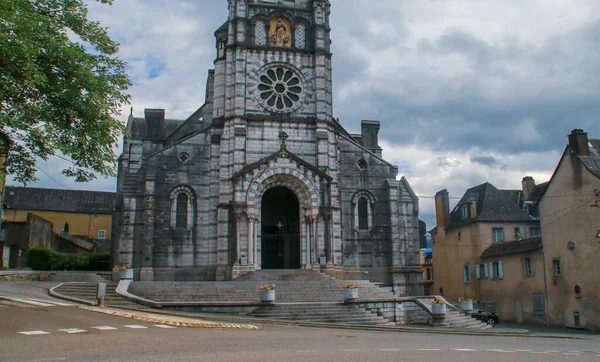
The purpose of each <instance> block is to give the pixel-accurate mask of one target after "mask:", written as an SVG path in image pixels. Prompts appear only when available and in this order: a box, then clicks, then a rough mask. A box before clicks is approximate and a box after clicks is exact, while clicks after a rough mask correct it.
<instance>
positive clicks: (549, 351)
mask: <svg viewBox="0 0 600 362" xmlns="http://www.w3.org/2000/svg"><path fill="white" fill-rule="evenodd" d="M545 352H548V353H560V351H551V350H546V351H545Z"/></svg>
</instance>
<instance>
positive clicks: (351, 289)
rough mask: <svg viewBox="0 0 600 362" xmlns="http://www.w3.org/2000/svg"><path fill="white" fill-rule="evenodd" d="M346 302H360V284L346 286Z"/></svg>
mask: <svg viewBox="0 0 600 362" xmlns="http://www.w3.org/2000/svg"><path fill="white" fill-rule="evenodd" d="M343 288H344V302H346V303H348V302H357V301H358V288H359V285H358V284H353V283H351V284H346V285H344V287H343Z"/></svg>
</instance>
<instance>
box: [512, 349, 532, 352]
mask: <svg viewBox="0 0 600 362" xmlns="http://www.w3.org/2000/svg"><path fill="white" fill-rule="evenodd" d="M515 352H531V350H530V349H517V350H515Z"/></svg>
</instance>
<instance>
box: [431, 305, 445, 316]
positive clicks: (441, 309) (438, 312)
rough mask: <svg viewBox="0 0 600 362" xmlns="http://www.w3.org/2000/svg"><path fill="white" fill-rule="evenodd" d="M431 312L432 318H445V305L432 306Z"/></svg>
mask: <svg viewBox="0 0 600 362" xmlns="http://www.w3.org/2000/svg"><path fill="white" fill-rule="evenodd" d="M431 312H432V313H433V315H434V317H437V318H444V317H446V304H432V305H431Z"/></svg>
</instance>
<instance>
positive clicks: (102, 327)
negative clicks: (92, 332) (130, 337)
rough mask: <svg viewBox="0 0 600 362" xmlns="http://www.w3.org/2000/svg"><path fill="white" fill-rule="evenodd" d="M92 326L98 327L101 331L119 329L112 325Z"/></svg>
mask: <svg viewBox="0 0 600 362" xmlns="http://www.w3.org/2000/svg"><path fill="white" fill-rule="evenodd" d="M91 328H94V329H97V330H99V331H113V330H115V329H118V328H115V327H111V326H96V327H91Z"/></svg>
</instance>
